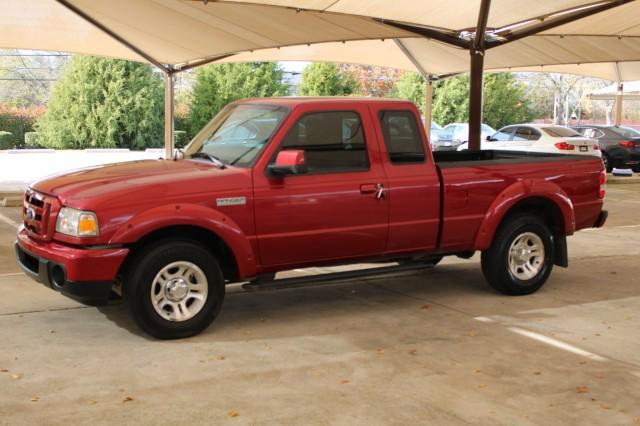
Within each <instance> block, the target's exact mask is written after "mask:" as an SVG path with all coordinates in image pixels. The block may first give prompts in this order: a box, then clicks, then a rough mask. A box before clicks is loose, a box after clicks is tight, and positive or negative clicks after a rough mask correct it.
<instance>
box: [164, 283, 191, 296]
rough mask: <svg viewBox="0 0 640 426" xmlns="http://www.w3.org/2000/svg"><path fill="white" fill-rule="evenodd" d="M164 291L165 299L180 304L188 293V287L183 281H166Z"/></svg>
mask: <svg viewBox="0 0 640 426" xmlns="http://www.w3.org/2000/svg"><path fill="white" fill-rule="evenodd" d="M164 291H165V294H166V296H167V299H169V300H171V301H172V302H180V301H181V300H182V299H184V298H185V296H186V295H187V294H188V293H189V286H188V285H187V282H186V281H185V280H183V279H182V278H178V279H176V280H170V281H168V282H167V286H166V287H165V290H164Z"/></svg>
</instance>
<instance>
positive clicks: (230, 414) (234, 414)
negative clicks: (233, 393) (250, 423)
mask: <svg viewBox="0 0 640 426" xmlns="http://www.w3.org/2000/svg"><path fill="white" fill-rule="evenodd" d="M227 414H228V415H229V417H238V412H237V411H236V410H229V413H227Z"/></svg>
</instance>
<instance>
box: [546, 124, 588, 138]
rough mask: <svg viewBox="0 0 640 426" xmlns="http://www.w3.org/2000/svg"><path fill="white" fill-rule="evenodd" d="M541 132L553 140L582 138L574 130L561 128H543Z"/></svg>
mask: <svg viewBox="0 0 640 426" xmlns="http://www.w3.org/2000/svg"><path fill="white" fill-rule="evenodd" d="M542 130H544V131H545V133H546V134H548V135H549V136H552V137H554V138H572V137H574V136H582V135H581V134H580V133H578V132H576V131H575V130H571V129H570V128H568V127H562V126H555V127H543V128H542Z"/></svg>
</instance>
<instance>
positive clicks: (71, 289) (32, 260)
mask: <svg viewBox="0 0 640 426" xmlns="http://www.w3.org/2000/svg"><path fill="white" fill-rule="evenodd" d="M15 251H16V257H17V259H18V264H19V265H20V267H21V268H22V270H23V271H24V272H25V273H26V274H27V275H29V276H30V277H31V278H33V279H34V280H36V281H37V282H40V283H42V284H44V285H45V286H47V287H49V288H51V289H53V290H55V291H59V292H60V293H62V294H64V295H65V296H68V297H71V298H72V299H75V300H78V301H79V302H81V303H85V304H87V305H101V304H105V303H106V302H107V301H108V299H109V295H110V293H111V287H112V284H113V281H114V280H115V278H116V275H117V274H118V270H119V269H120V265H122V262H123V261H124V259H125V257H126V256H127V254H128V252H129V250H128V249H126V248H113V249H98V250H93V249H85V248H76V247H71V246H67V245H62V244H58V243H55V242H50V243H42V242H37V241H34V240H33V239H31V238H30V237H28V236H27V235H26V233H25V232H24V230H23V231H21V232H20V233H18V240H17V241H16V243H15Z"/></svg>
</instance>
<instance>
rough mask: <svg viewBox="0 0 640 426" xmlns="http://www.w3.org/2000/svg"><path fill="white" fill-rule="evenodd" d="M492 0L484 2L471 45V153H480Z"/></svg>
mask: <svg viewBox="0 0 640 426" xmlns="http://www.w3.org/2000/svg"><path fill="white" fill-rule="evenodd" d="M490 6H491V0H482V3H481V4H480V13H479V14H478V25H477V26H476V34H475V36H474V39H473V43H472V45H471V49H470V54H471V69H470V71H471V75H470V81H469V151H480V135H481V134H482V131H481V125H482V82H483V78H484V51H485V45H486V43H485V41H486V35H485V32H486V30H487V19H488V18H489V7H490Z"/></svg>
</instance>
